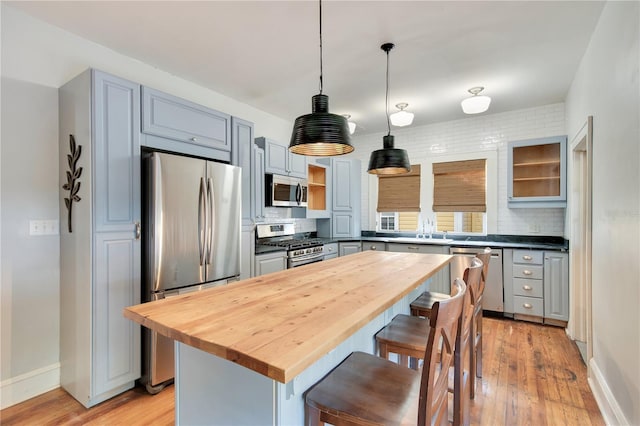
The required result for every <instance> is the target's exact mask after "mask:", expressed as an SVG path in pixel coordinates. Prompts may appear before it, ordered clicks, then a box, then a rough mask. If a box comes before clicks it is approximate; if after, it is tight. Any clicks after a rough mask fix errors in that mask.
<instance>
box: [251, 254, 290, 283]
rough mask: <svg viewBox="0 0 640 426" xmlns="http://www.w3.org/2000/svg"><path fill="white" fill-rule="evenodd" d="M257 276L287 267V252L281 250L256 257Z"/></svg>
mask: <svg viewBox="0 0 640 426" xmlns="http://www.w3.org/2000/svg"><path fill="white" fill-rule="evenodd" d="M255 259H256V260H255V263H256V264H255V276H256V277H258V276H260V275H264V274H270V273H272V272H278V271H284V270H285V269H287V253H286V252H284V251H279V252H275V253H268V254H258V255H256V257H255Z"/></svg>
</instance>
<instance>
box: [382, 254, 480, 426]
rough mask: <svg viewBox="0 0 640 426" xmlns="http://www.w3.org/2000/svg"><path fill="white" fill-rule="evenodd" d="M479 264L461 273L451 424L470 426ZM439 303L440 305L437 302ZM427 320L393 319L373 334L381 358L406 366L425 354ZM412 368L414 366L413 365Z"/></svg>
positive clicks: (478, 260) (413, 318)
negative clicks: (464, 286)
mask: <svg viewBox="0 0 640 426" xmlns="http://www.w3.org/2000/svg"><path fill="white" fill-rule="evenodd" d="M482 266H483V265H482V261H481V260H480V259H478V258H474V259H473V260H472V262H471V266H470V267H469V268H467V269H466V270H465V271H464V280H465V282H466V283H467V293H468V295H467V297H465V302H464V304H463V307H462V315H461V317H460V321H459V322H458V334H457V338H456V343H455V359H454V371H453V386H451V389H450V390H452V391H453V424H454V425H468V424H469V405H470V400H471V383H472V382H471V350H472V345H473V334H472V321H473V313H474V304H475V301H476V296H475V293H477V291H478V288H479V286H480V277H481V275H482ZM436 303H441V302H436ZM428 329H429V320H428V319H426V318H422V317H416V316H409V315H396V316H395V317H394V318H393V320H391V322H390V323H389V324H388V325H387V326H386V327H384V328H383V329H382V330H380V331H379V332H378V334H376V340H377V341H378V345H379V348H380V356H381V357H383V358H385V359H386V358H387V357H388V354H389V353H395V354H398V356H399V357H400V360H401V363H402V364H403V365H405V366H406V358H407V357H416V354H418V355H419V354H420V353H421V352H422V353H423V352H424V348H425V346H426V345H427V340H426V338H425V336H427V335H428ZM414 365H417V363H415V364H414Z"/></svg>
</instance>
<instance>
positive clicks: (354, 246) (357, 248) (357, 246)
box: [339, 241, 362, 256]
mask: <svg viewBox="0 0 640 426" xmlns="http://www.w3.org/2000/svg"><path fill="white" fill-rule="evenodd" d="M339 250H340V256H347V255H349V254H354V253H359V252H361V251H362V243H361V242H360V241H350V242H345V243H339Z"/></svg>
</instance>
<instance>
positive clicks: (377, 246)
mask: <svg viewBox="0 0 640 426" xmlns="http://www.w3.org/2000/svg"><path fill="white" fill-rule="evenodd" d="M366 250H373V251H376V250H377V251H386V250H387V245H386V244H385V243H381V242H377V241H376V242H372V241H363V242H362V251H366Z"/></svg>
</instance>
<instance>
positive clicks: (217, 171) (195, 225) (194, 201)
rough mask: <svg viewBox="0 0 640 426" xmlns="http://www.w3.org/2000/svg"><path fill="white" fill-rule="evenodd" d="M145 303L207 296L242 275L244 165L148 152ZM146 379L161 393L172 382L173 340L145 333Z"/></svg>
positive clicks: (145, 380)
mask: <svg viewBox="0 0 640 426" xmlns="http://www.w3.org/2000/svg"><path fill="white" fill-rule="evenodd" d="M143 166H144V167H143V169H144V175H143V176H144V177H143V181H144V189H145V190H144V193H143V194H144V195H143V196H144V199H145V202H144V204H143V205H144V208H145V215H144V217H145V220H146V223H145V226H144V227H143V230H144V239H145V244H144V249H143V250H144V252H143V259H144V263H145V265H144V266H145V267H144V273H143V280H144V287H145V288H144V289H143V290H144V291H143V294H144V298H145V301H152V300H158V299H163V298H168V297H172V296H175V295H179V294H183V293H187V292H190V291H198V290H202V289H204V288H206V287H210V286H215V285H220V284H224V283H226V282H228V281H229V280H236V279H238V277H239V275H240V232H241V227H240V220H241V219H240V218H241V201H240V200H241V198H240V197H241V187H240V175H241V169H240V168H239V167H234V166H230V165H227V164H222V163H217V162H213V161H207V160H202V159H197V158H191V157H184V156H179V155H173V154H166V153H159V152H148V153H145V154H144V165H143ZM143 342H144V347H143V354H144V359H143V365H144V366H145V368H143V377H142V380H143V382H145V384H146V386H147V390H148V391H149V392H151V393H156V392H158V391H159V390H161V389H162V388H163V387H164V383H166V382H167V381H168V380H171V379H172V378H173V376H174V358H173V352H174V348H173V340H171V339H168V338H166V337H164V336H162V335H159V334H157V333H156V332H151V331H150V330H145V337H144V339H143Z"/></svg>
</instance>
